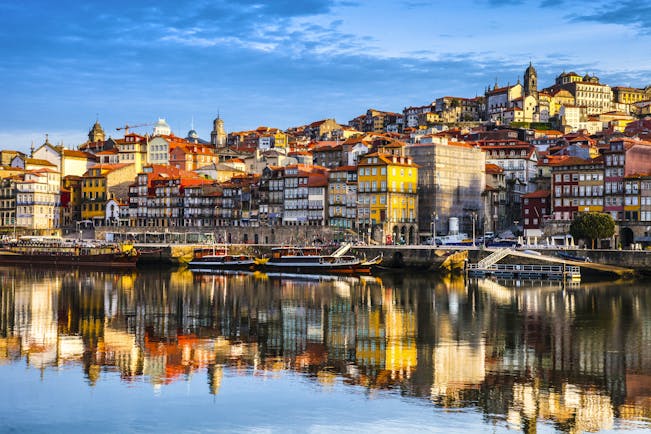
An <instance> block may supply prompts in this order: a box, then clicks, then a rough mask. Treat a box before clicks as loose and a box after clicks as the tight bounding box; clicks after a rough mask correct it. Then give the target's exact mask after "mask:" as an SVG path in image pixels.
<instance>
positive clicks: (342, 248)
mask: <svg viewBox="0 0 651 434" xmlns="http://www.w3.org/2000/svg"><path fill="white" fill-rule="evenodd" d="M352 246H353V245H352V244H351V243H344V244H342V245H341V246H340V247H339V248H338V249H337V250H335V251H334V252H332V256H334V257H336V258H338V257H340V256H343V255H345V254H346V253H348V251H349V250H350V248H351V247H352Z"/></svg>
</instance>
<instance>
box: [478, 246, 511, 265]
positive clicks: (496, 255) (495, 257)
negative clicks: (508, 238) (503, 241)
mask: <svg viewBox="0 0 651 434" xmlns="http://www.w3.org/2000/svg"><path fill="white" fill-rule="evenodd" d="M511 252H512V251H511V249H509V248H508V247H507V248H503V249H498V250H495V251H494V252H493V253H491V254H490V255H488V256H486V257H485V258H484V259H482V260H481V261H479V262H477V268H488V267H490V266H491V265H494V264H496V263H497V261H499V260H500V259H502V258H504V257H505V256H508V255H509V254H511Z"/></svg>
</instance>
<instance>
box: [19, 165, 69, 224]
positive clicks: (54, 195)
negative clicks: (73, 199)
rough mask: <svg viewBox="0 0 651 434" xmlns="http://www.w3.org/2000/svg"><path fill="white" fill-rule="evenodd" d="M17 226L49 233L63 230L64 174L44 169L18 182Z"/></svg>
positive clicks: (28, 173)
mask: <svg viewBox="0 0 651 434" xmlns="http://www.w3.org/2000/svg"><path fill="white" fill-rule="evenodd" d="M15 187H16V226H18V227H20V228H23V229H26V230H37V231H40V232H41V233H48V232H47V231H51V230H53V229H58V228H59V227H60V216H61V211H60V208H59V207H60V196H61V175H60V173H59V172H57V171H56V170H53V169H50V168H42V169H38V170H31V171H26V172H25V173H24V175H23V176H21V177H19V178H18V179H16V180H15Z"/></svg>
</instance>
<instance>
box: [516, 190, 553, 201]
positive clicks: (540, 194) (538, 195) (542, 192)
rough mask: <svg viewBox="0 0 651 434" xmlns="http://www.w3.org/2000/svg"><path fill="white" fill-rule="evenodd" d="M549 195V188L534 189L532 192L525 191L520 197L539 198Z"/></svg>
mask: <svg viewBox="0 0 651 434" xmlns="http://www.w3.org/2000/svg"><path fill="white" fill-rule="evenodd" d="M550 195H551V192H550V191H549V190H537V191H534V192H533V193H527V194H523V195H522V198H523V199H540V198H543V197H549V196H550Z"/></svg>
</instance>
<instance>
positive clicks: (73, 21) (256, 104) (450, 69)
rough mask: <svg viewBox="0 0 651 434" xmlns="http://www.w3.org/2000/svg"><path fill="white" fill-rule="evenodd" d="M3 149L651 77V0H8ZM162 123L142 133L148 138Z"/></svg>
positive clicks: (352, 113)
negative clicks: (528, 74)
mask: <svg viewBox="0 0 651 434" xmlns="http://www.w3.org/2000/svg"><path fill="white" fill-rule="evenodd" d="M0 41H1V42H0V44H1V45H0V46H1V47H2V51H1V52H0V54H1V60H0V149H15V150H21V151H28V150H29V148H30V146H31V143H32V142H33V143H34V144H35V146H36V147H38V146H39V145H40V144H42V143H43V142H44V140H45V134H48V135H49V139H50V142H51V143H55V144H60V143H63V144H64V145H65V146H66V147H68V148H76V146H78V145H79V144H81V143H83V142H84V141H85V140H87V134H88V131H89V130H90V128H91V127H92V125H93V124H94V123H95V121H96V120H99V122H100V124H101V125H102V126H103V127H104V130H105V131H106V134H107V135H109V136H112V137H122V135H123V133H124V131H123V130H116V128H118V127H120V126H124V125H125V124H129V125H140V124H152V123H154V122H155V121H156V120H157V119H158V118H165V119H166V120H167V122H168V123H169V125H170V126H171V127H172V131H173V132H174V134H176V135H178V136H183V137H185V135H186V134H187V132H188V130H190V128H191V127H192V126H194V129H195V130H197V132H198V133H199V136H200V137H202V138H205V139H209V137H210V131H211V129H212V121H213V119H214V118H215V117H216V116H217V115H218V114H219V115H220V116H221V118H222V119H223V120H224V124H225V127H226V130H227V132H230V131H241V130H248V129H254V128H257V127H258V126H261V125H264V126H270V127H276V128H281V129H285V128H289V127H292V126H298V125H303V124H307V123H310V122H314V121H317V120H320V119H325V118H335V119H336V120H337V121H338V122H339V123H347V122H348V121H349V120H350V119H352V118H354V117H356V116H358V115H360V114H362V113H365V112H366V110H367V109H369V108H374V109H378V110H386V111H396V112H399V111H402V109H403V108H404V107H408V106H420V105H425V104H429V103H430V102H432V101H434V100H435V99H436V98H438V97H441V96H446V95H452V96H461V97H474V96H476V95H481V94H483V93H484V90H485V88H486V86H488V85H493V84H494V83H495V82H496V81H497V83H498V84H499V85H506V84H508V83H511V84H513V83H515V82H517V80H518V79H520V80H522V75H523V73H524V70H525V68H526V67H527V66H528V64H529V62H532V63H533V65H534V66H535V68H536V70H537V72H538V76H539V79H538V83H539V87H545V86H549V85H551V84H552V83H553V80H554V77H556V76H557V75H558V74H560V73H561V72H563V71H567V72H569V71H575V72H577V73H579V74H581V75H583V74H585V73H590V74H596V75H597V76H599V77H600V79H601V80H602V82H605V83H607V84H610V85H611V86H617V85H619V86H635V87H644V86H647V85H649V84H651V3H650V2H644V1H642V2H641V1H632V0H620V1H600V0H595V1H582V0H574V1H565V0H536V1H523V0H457V1H454V2H448V1H425V0H369V1H354V0H277V1H266V2H264V1H256V0H239V1H227V0H194V1H192V2H187V1H179V0H176V1H174V0H156V1H149V0H111V1H93V0H88V1H85V2H79V1H78V0H74V1H69V0H60V1H56V2H53V1H49V0H45V1H30V0H24V1H15V0H9V1H7V0H0ZM151 128H152V127H151V126H148V125H146V126H142V127H139V128H135V129H133V131H134V132H138V133H141V134H144V133H146V132H151Z"/></svg>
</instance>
